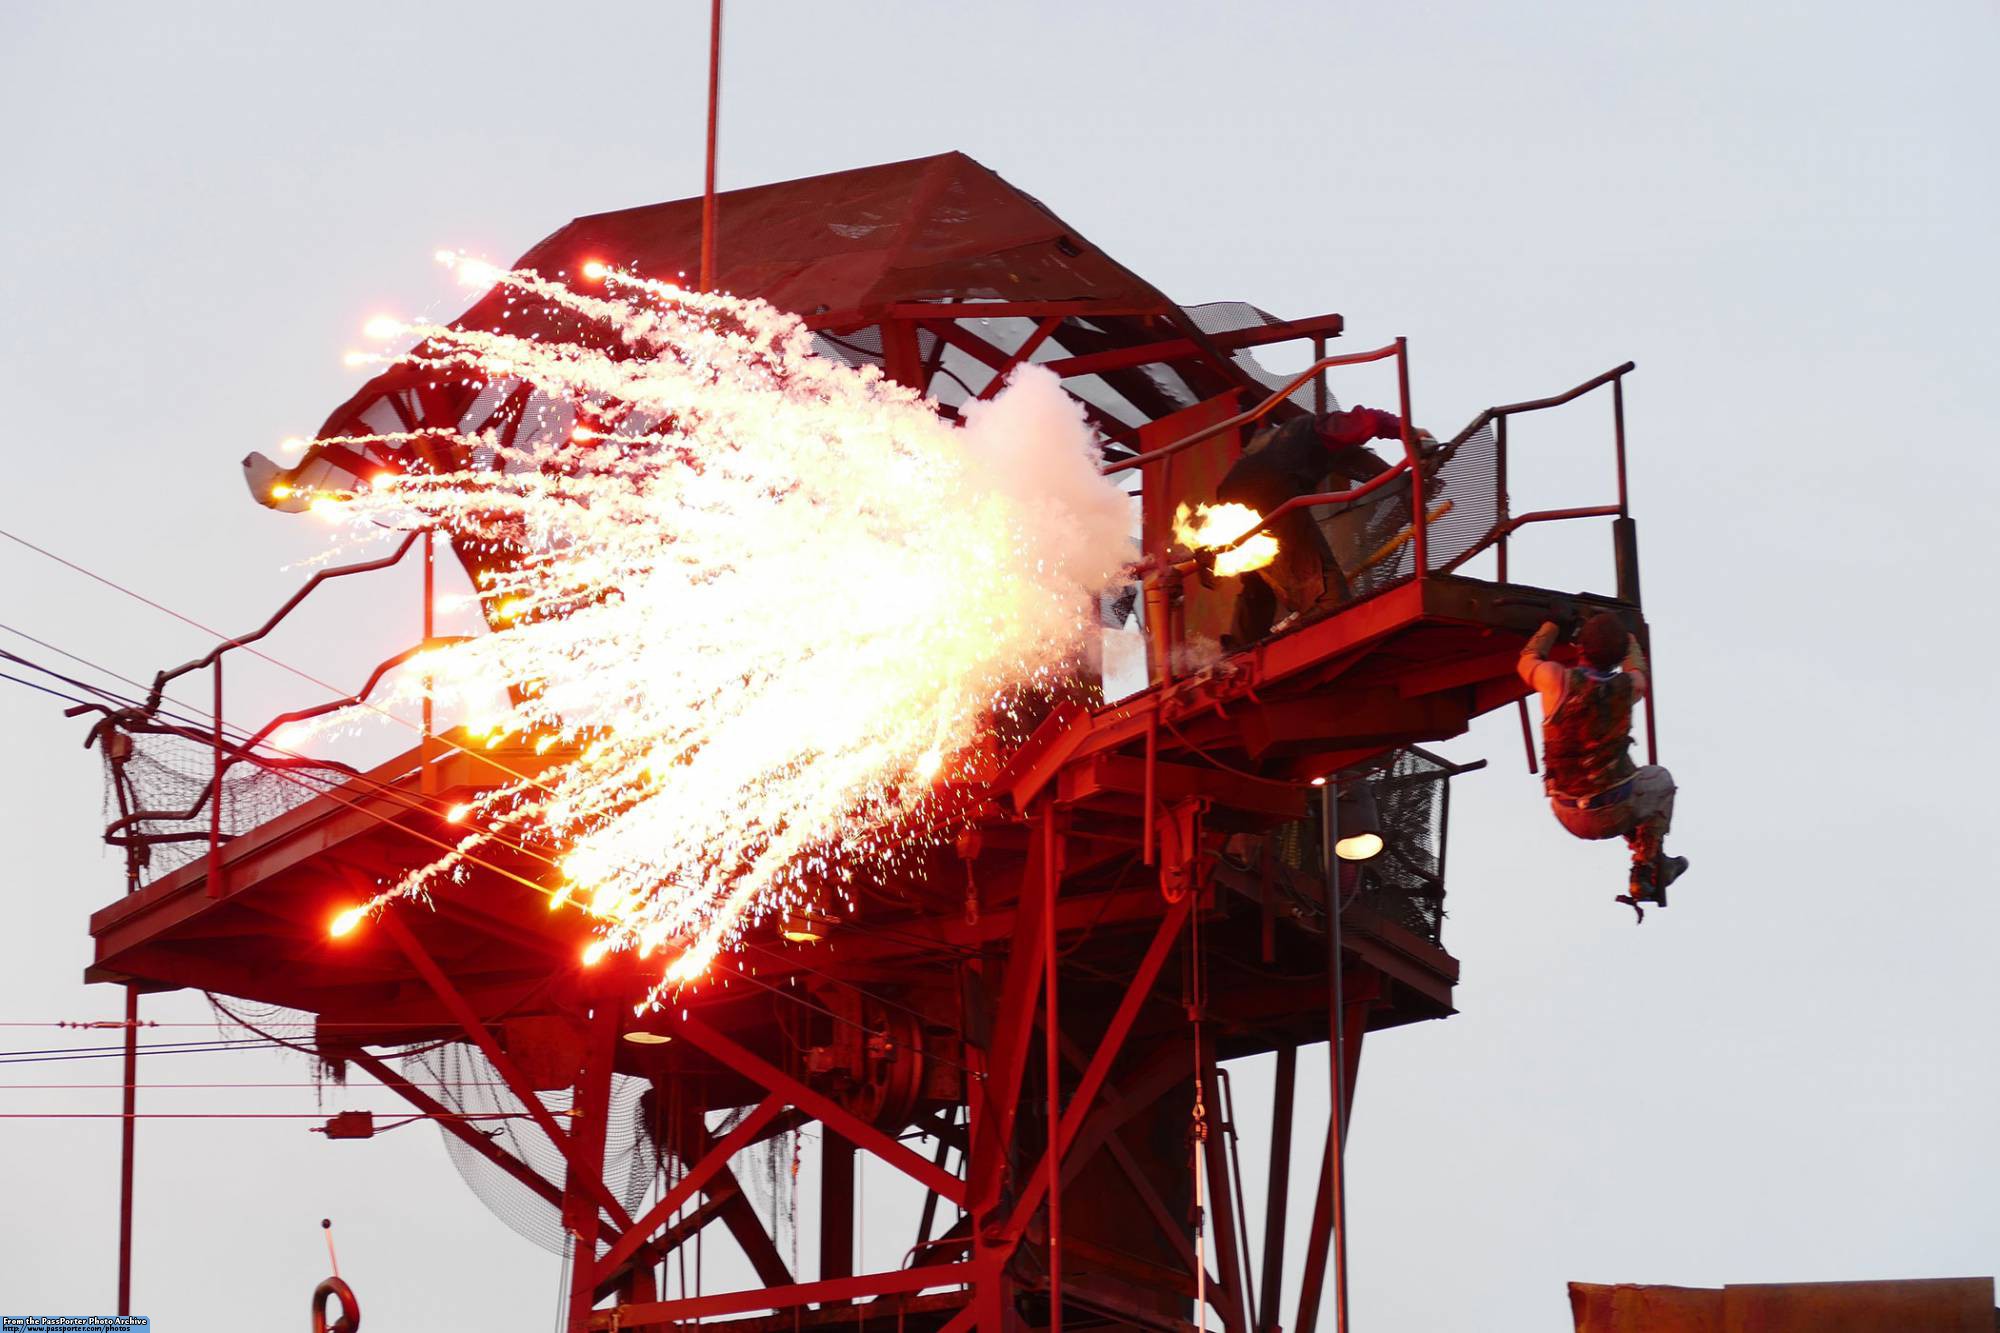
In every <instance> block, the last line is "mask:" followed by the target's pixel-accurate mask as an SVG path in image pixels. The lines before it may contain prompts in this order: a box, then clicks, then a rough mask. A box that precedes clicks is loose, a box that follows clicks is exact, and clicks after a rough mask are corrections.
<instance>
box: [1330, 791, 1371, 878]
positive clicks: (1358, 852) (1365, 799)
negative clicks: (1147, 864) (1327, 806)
mask: <svg viewBox="0 0 2000 1333" xmlns="http://www.w3.org/2000/svg"><path fill="white" fill-rule="evenodd" d="M1334 810H1335V820H1336V822H1335V824H1334V827H1335V829H1337V830H1338V831H1339V833H1340V838H1339V840H1338V841H1337V842H1335V843H1334V844H1333V854H1334V855H1335V856H1337V857H1339V858H1340V859H1341V860H1343V861H1370V860H1373V859H1374V858H1375V857H1378V856H1380V855H1381V854H1382V817H1381V815H1380V813H1378V812H1377V810H1376V808H1375V788H1374V786H1373V785H1371V784H1370V783H1367V782H1357V783H1355V784H1354V785H1353V786H1351V787H1347V788H1344V789H1343V790H1342V791H1341V793H1340V798H1339V800H1338V801H1337V802H1336V803H1335V806H1334Z"/></svg>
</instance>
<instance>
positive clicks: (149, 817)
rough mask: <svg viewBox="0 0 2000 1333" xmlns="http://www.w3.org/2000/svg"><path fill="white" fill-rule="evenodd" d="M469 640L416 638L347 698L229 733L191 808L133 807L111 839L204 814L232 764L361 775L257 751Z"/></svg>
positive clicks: (110, 831) (334, 764) (155, 730)
mask: <svg viewBox="0 0 2000 1333" xmlns="http://www.w3.org/2000/svg"><path fill="white" fill-rule="evenodd" d="M463 641H464V639H463V637H462V636H457V635H453V636H447V637H444V638H435V639H431V640H429V641H427V642H425V643H420V644H416V645H415V646H413V647H410V648H405V649H404V650H403V651H402V652H400V653H397V654H395V655H394V656H393V657H389V658H386V659H384V660H383V661H382V662H380V663H377V664H376V667H375V669H374V670H373V671H371V672H370V673H369V675H368V679H367V680H366V681H364V682H363V683H362V685H361V688H360V689H359V690H357V691H355V692H354V693H353V694H351V695H348V696H347V697H346V698H344V699H332V700H328V701H327V702H325V703H320V704H313V705H310V706H308V707H305V708H295V709H293V710H292V711H290V712H288V713H279V714H278V715H277V716H276V717H273V718H272V719H271V720H270V721H268V722H266V723H265V724H264V725H263V726H262V727H260V728H258V729H257V730H256V731H254V732H252V733H251V734H250V735H248V736H245V737H243V738H242V739H240V740H231V739H229V738H226V737H225V738H224V739H223V740H222V742H221V746H220V749H219V750H218V751H217V757H216V764H215V770H214V771H215V777H214V779H213V780H211V781H210V782H209V783H208V784H207V785H205V786H204V787H203V788H202V791H201V795H200V797H199V798H197V799H196V801H195V803H194V804H193V805H191V806H189V807H188V808H187V809H186V810H137V811H133V812H131V813H129V814H126V815H124V816H122V817H120V818H118V819H115V820H113V821H112V822H111V823H109V824H107V825H105V828H104V837H105V841H106V842H112V840H113V837H114V835H117V834H122V833H123V832H124V830H125V829H127V828H129V827H133V826H136V825H138V824H142V823H162V822H171V821H177V820H179V821H184V820H189V819H193V818H194V817H195V816H196V815H198V814H200V813H201V812H202V811H203V810H205V809H207V808H208V803H209V801H211V800H212V799H214V797H215V794H216V790H217V784H218V783H219V782H220V780H221V776H222V774H224V773H227V772H228V771H229V770H230V769H232V768H234V767H235V766H236V765H238V764H250V765H252V766H253V767H256V768H262V769H270V770H283V769H288V768H323V769H333V770H338V771H340V772H343V773H345V774H347V775H348V776H349V777H359V776H360V773H359V770H357V769H355V768H354V767H352V766H351V765H348V764H343V763H340V762H339V761H337V760H331V759H327V760H320V759H311V760H309V759H305V758H304V757H303V756H299V755H289V756H279V757H272V756H269V755H260V754H258V753H256V749H257V747H258V746H259V745H262V744H263V743H264V742H265V740H266V739H267V738H269V737H270V736H271V734H272V733H273V732H275V731H277V730H278V728H280V727H282V726H285V725H287V724H289V723H293V722H304V721H307V720H309V719H311V718H315V717H324V716H326V715H327V714H329V713H335V712H339V711H340V710H341V709H343V708H352V707H354V706H355V705H356V704H359V703H361V702H363V701H364V700H366V699H367V698H368V696H369V695H371V694H373V693H374V692H375V687H376V686H377V685H379V684H381V683H382V677H384V676H386V675H388V674H389V673H390V672H391V671H393V670H395V669H396V668H397V667H399V666H402V665H404V664H405V663H407V662H409V661H410V660H411V659H412V658H415V657H417V656H418V655H419V654H421V653H423V652H426V651H428V650H429V649H431V648H434V647H437V646H439V645H442V644H448V643H461V642H463ZM107 721H111V722H113V723H114V724H116V725H120V726H122V727H123V728H124V729H125V730H128V731H135V730H144V731H146V732H149V733H151V734H154V735H167V736H180V737H183V738H185V739H188V740H193V741H198V742H201V743H202V744H210V743H212V740H211V737H209V736H206V735H203V734H202V733H200V732H197V731H193V730H190V729H188V728H185V727H170V726H162V725H160V724H158V723H149V724H147V725H145V726H144V727H143V728H141V727H134V726H132V725H131V724H130V723H129V722H122V721H120V720H119V719H117V718H116V717H113V718H108V719H107ZM98 725H99V727H101V726H103V723H100V724H98ZM95 734H96V728H93V729H92V735H95ZM225 752H226V754H227V757H226V758H225V757H223V756H224V753H225ZM193 836H194V835H173V834H168V835H152V834H149V835H147V837H148V838H149V839H153V840H157V841H175V840H179V841H192V840H193ZM198 836H200V837H204V838H206V837H208V836H209V835H208V834H207V833H203V834H200V835H198ZM224 836H228V835H224ZM113 845H114V846H117V845H120V844H118V843H115V842H113Z"/></svg>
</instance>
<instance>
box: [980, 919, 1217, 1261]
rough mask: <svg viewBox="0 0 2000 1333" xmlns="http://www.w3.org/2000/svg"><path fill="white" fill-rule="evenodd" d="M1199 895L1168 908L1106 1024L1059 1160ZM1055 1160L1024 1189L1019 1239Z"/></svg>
mask: <svg viewBox="0 0 2000 1333" xmlns="http://www.w3.org/2000/svg"><path fill="white" fill-rule="evenodd" d="M1194 897H1195V896H1194V895H1193V894H1191V893H1189V894H1183V895H1182V897H1181V900H1180V901H1179V902H1176V903H1169V904H1167V910H1166V912H1165V914H1164V915H1163V916H1162V917H1161V918H1160V926H1159V929H1158V930H1156V931H1154V932H1153V942H1152V944H1151V945H1150V946H1148V948H1147V949H1146V956H1145V957H1144V958H1142V959H1141V960H1140V961H1139V968H1138V970H1137V971H1136V972H1135V973H1133V976H1132V983H1131V984H1130V985H1129V986H1127V987H1126V988H1125V994H1124V996H1123V998H1121V999H1120V1000H1119V1001H1118V1008H1117V1010H1116V1011H1114V1012H1113V1013H1112V1015H1111V1019H1110V1021H1109V1022H1108V1023H1106V1024H1105V1025H1104V1036H1103V1037H1102V1038H1101V1039H1100V1040H1099V1041H1098V1043H1097V1051H1096V1053H1095V1054H1094V1055H1092V1056H1091V1057H1090V1064H1089V1066H1088V1067H1087V1068H1086V1069H1085V1070H1084V1071H1083V1077H1082V1078H1081V1079H1080V1080H1078V1082H1077V1085H1076V1092H1075V1093H1073V1094H1072V1095H1071V1097H1070V1100H1069V1108H1068V1110H1066V1111H1065V1112H1064V1113H1063V1117H1062V1127H1061V1130H1060V1132H1059V1134H1058V1135H1057V1136H1056V1138H1055V1146H1056V1153H1055V1157H1056V1160H1060V1159H1061V1156H1062V1154H1063V1153H1066V1152H1068V1151H1069V1148H1070V1146H1071V1145H1072V1144H1073V1143H1075V1142H1076V1137H1077V1131H1078V1130H1080V1129H1081V1128H1082V1127H1083V1121H1084V1118H1085V1117H1086V1116H1088V1115H1089V1114H1090V1110H1091V1107H1092V1106H1093V1105H1094V1104H1095V1103H1096V1101H1097V1094H1098V1091H1099V1089H1101V1088H1102V1087H1103V1086H1104V1080H1105V1079H1106V1078H1107V1077H1108V1076H1109V1075H1110V1073H1111V1066H1112V1064H1113V1062H1114V1061H1116V1060H1117V1058H1118V1056H1119V1053H1120V1052H1121V1051H1123V1050H1124V1048H1125V1038H1126V1037H1127V1036H1129V1035H1130V1034H1131V1031H1132V1024H1133V1023H1134V1022H1135V1021H1136V1020H1137V1019H1138V1017H1139V1010H1140V1008H1141V1007H1143V1006H1144V1005H1145V1003H1146V999H1147V997H1148V996H1150V995H1151V994H1152V992H1153V983H1154V982H1155V981H1157V980H1158V979H1159V975H1160V968H1161V967H1162V966H1163V965H1164V964H1165V963H1166V961H1167V955H1168V954H1169V953H1171V952H1172V951H1173V946H1174V941H1175V940H1176V939H1177V938H1178V937H1179V935H1180V928H1181V926H1182V924H1183V923H1184V922H1185V921H1186V920H1187V914H1188V911H1189V909H1190V908H1191V907H1192V906H1193V905H1194ZM1049 1169H1050V1155H1049V1154H1048V1153H1046V1152H1045V1153H1043V1155H1042V1160H1041V1161H1040V1162H1039V1163H1037V1164H1036V1166H1035V1171H1034V1174H1033V1175H1032V1176H1030V1177H1029V1178H1028V1182H1027V1184H1026V1185H1025V1186H1023V1187H1022V1190H1021V1197H1020V1199H1019V1201H1018V1202H1016V1203H1015V1205H1014V1212H1013V1215H1012V1216H1011V1217H1010V1218H1009V1219H1008V1223H1007V1229H1008V1231H1009V1233H1010V1234H1014V1235H1019V1234H1020V1231H1021V1229H1022V1228H1024V1227H1025V1226H1026V1225H1027V1221H1028V1218H1029V1216H1030V1215H1031V1214H1033V1212H1034V1210H1035V1209H1036V1207H1037V1206H1039V1205H1040V1203H1041V1200H1042V1195H1043V1193H1044V1192H1045V1191H1046V1190H1047V1189H1048V1188H1049Z"/></svg>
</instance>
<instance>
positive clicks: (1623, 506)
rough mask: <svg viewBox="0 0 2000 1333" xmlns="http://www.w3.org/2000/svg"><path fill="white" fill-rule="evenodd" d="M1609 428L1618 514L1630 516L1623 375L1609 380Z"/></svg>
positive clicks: (1622, 516)
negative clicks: (1615, 464)
mask: <svg viewBox="0 0 2000 1333" xmlns="http://www.w3.org/2000/svg"><path fill="white" fill-rule="evenodd" d="M1611 429H1612V432H1613V435H1614V437H1615V438H1616V441H1617V446H1618V516H1619V517H1620V518H1630V517H1631V516H1632V506H1631V504H1630V502H1629V497H1628V496H1627V494H1626V491H1625V377H1624V376H1622V375H1620V376H1619V377H1618V378H1617V379H1615V380H1613V381H1611Z"/></svg>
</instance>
